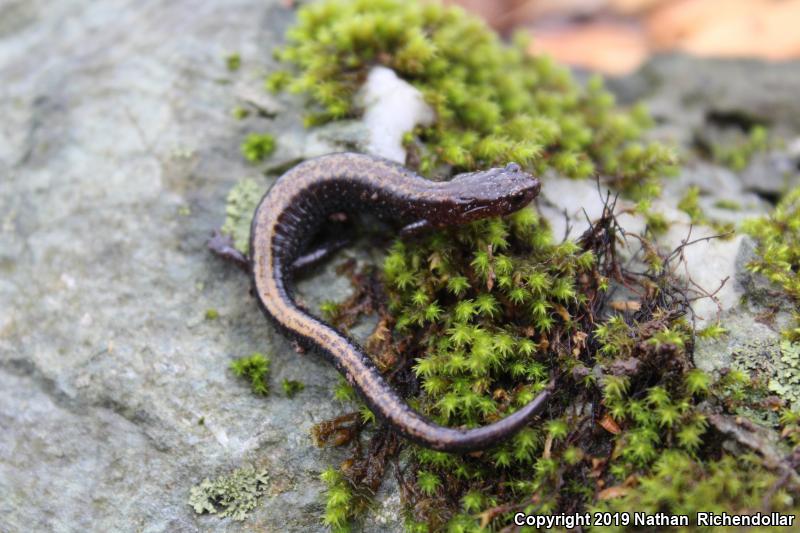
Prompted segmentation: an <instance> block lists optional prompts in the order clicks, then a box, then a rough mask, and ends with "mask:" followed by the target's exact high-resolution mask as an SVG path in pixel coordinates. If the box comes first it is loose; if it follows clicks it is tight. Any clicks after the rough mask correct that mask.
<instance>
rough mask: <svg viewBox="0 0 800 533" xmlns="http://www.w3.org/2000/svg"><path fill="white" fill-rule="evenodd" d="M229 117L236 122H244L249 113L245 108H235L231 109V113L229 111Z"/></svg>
mask: <svg viewBox="0 0 800 533" xmlns="http://www.w3.org/2000/svg"><path fill="white" fill-rule="evenodd" d="M231 115H232V116H233V118H235V119H236V120H244V119H245V118H247V117H249V116H250V111H248V110H247V109H246V108H244V107H242V106H236V107H234V108H233V111H231Z"/></svg>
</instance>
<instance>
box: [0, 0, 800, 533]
mask: <svg viewBox="0 0 800 533" xmlns="http://www.w3.org/2000/svg"><path fill="white" fill-rule="evenodd" d="M7 4H8V3H7ZM285 4H286V2H283V1H280V0H267V1H262V0H259V1H253V0H233V1H232V2H225V3H222V2H216V3H215V2H193V1H189V0H174V1H172V2H162V3H145V2H134V1H131V0H109V1H107V2H102V3H101V2H92V1H90V0H74V1H71V2H43V1H41V0H34V1H29V2H20V1H17V2H11V3H10V4H8V5H6V6H5V7H4V10H3V17H2V19H1V20H0V36H2V39H0V78H2V80H3V84H2V86H0V87H1V88H0V91H2V98H0V115H2V116H3V123H2V126H0V128H2V129H0V140H2V142H0V175H2V179H0V304H2V305H0V428H2V431H0V494H2V498H0V530H3V531H76V530H101V531H120V530H124V531H128V530H143V531H175V532H189V531H241V530H258V531H323V530H325V528H324V527H323V526H322V524H321V522H320V516H321V513H322V510H323V505H324V503H323V499H322V495H321V493H322V490H323V485H322V483H321V482H320V481H319V479H318V476H319V473H320V472H321V471H322V470H323V469H324V468H326V467H328V466H329V465H332V464H333V465H336V464H338V463H340V462H341V461H342V460H344V459H345V458H346V457H347V455H348V452H347V451H346V450H338V449H318V448H315V447H314V446H313V445H312V443H311V439H310V437H309V434H308V433H309V429H310V427H311V426H312V425H313V424H314V423H315V422H319V421H321V420H323V419H326V418H330V417H333V416H335V415H338V414H342V413H343V412H345V411H347V410H348V409H350V408H351V407H348V406H342V405H339V404H338V403H336V402H335V401H333V400H332V389H333V387H334V385H335V384H336V383H337V380H338V375H337V373H336V371H335V370H334V369H333V368H332V367H331V365H329V364H327V363H326V362H325V361H323V360H321V359H320V358H318V357H316V356H314V355H313V354H302V355H301V354H298V353H296V352H295V350H294V349H293V348H292V345H291V343H290V342H288V341H287V340H286V339H285V338H283V337H282V336H281V335H279V334H278V333H277V332H275V331H274V330H273V329H272V328H271V327H270V326H269V325H268V323H267V322H266V320H265V319H264V317H263V316H262V315H261V313H260V312H259V310H258V308H257V305H256V303H255V301H254V300H253V298H252V297H250V296H249V292H248V291H249V286H250V283H249V281H248V279H247V277H246V276H244V275H243V274H242V273H241V272H239V271H238V270H237V269H235V268H231V267H230V266H228V265H225V264H222V263H221V262H220V261H218V260H217V259H216V258H214V257H212V256H211V255H210V254H209V253H208V252H207V250H206V249H205V241H206V240H207V238H208V237H209V236H210V233H211V231H212V230H213V229H216V228H218V227H219V226H220V225H221V224H222V221H223V217H224V213H223V206H224V204H225V196H226V194H227V193H228V191H229V190H230V189H231V187H232V186H233V184H234V183H236V182H237V181H239V180H240V179H242V178H245V177H255V178H257V179H258V183H260V184H262V185H263V187H264V188H266V187H267V186H268V180H265V179H263V177H261V174H262V173H263V172H264V171H265V170H266V171H268V172H270V173H271V174H272V173H275V172H278V171H279V170H280V169H281V168H285V167H287V166H289V165H291V164H293V162H295V161H297V160H299V159H301V158H304V157H308V156H310V155H317V154H319V153H322V152H324V151H329V150H331V149H332V148H333V149H336V148H338V147H340V146H349V145H350V143H354V144H356V145H359V146H360V145H361V144H362V143H364V142H365V140H366V139H367V137H365V136H364V133H365V131H367V130H366V129H365V128H364V126H363V123H360V122H354V123H346V124H342V123H339V124H336V125H330V126H328V127H327V129H326V128H318V129H315V130H312V131H306V130H304V129H303V128H302V125H301V124H302V120H301V115H302V111H301V109H300V107H301V104H300V102H299V100H298V99H296V98H293V97H287V96H280V97H274V98H272V97H260V96H256V97H254V96H253V95H252V94H251V93H248V92H247V90H245V91H244V92H242V91H241V90H239V89H241V88H243V87H244V88H248V87H259V86H261V83H262V79H263V73H264V71H265V70H266V71H269V70H271V69H272V68H273V67H274V65H273V64H271V63H270V62H269V59H268V58H269V57H270V52H271V49H272V47H273V46H274V45H275V43H278V42H280V41H281V39H282V35H283V33H284V31H285V29H286V27H287V25H288V24H289V22H290V21H291V20H292V17H293V12H292V11H291V10H290V9H288V8H286V7H284V5H285ZM233 52H237V53H239V54H240V56H241V58H242V67H241V69H239V70H238V71H236V72H235V73H232V72H229V71H228V70H226V68H225V61H224V57H225V56H226V55H228V54H230V53H233ZM661 61H662V62H663V61H665V60H661ZM680 61H682V62H684V66H683V67H681V68H682V69H683V70H682V71H681V70H674V71H673V72H675V73H677V72H683V73H684V74H682V76H683V77H680V76H677V74H672V75H667V74H665V75H664V76H666V77H667V79H666V81H662V83H663V84H665V86H664V87H662V89H661V90H662V93H660V94H662V95H664V94H666V93H667V89H669V91H673V90H674V91H676V93H675V97H674V99H672V100H668V99H666V98H665V99H664V100H663V102H673V107H672V109H667V107H666V105H664V106H663V107H662V109H664V110H665V113H666V115H665V116H669V117H673V118H676V120H679V122H678V123H677V125H676V123H672V126H670V127H672V128H673V129H674V131H676V132H683V133H680V135H684V134H686V132H688V131H689V130H690V128H691V124H689V123H687V122H685V121H682V120H683V119H682V117H683V107H682V104H680V102H682V101H689V100H691V99H692V98H698V96H697V94H698V92H699V94H702V90H700V89H702V88H703V87H704V85H703V83H708V84H710V85H709V86H710V87H716V88H717V89H718V90H719V91H722V90H723V89H724V90H726V91H728V94H729V95H730V94H731V92H732V91H737V90H738V89H733V88H731V87H741V86H744V85H745V84H741V83H738V80H740V79H741V78H737V80H736V83H734V82H732V81H731V80H730V79H728V80H727V81H724V82H723V81H717V80H715V79H709V76H710V75H709V74H708V73H709V72H713V70H712V67H710V66H709V65H711V64H712V63H708V62H697V63H694V66H691V65H689V66H686V64H685V62H686V61H687V60H685V59H682V60H680ZM749 65H751V66H750V67H748V69H749V70H747V71H741V72H744V73H745V74H746V78H745V79H748V80H754V81H756V82H757V83H754V84H749V85H752V86H755V87H756V89H753V91H754V92H753V94H756V92H757V89H758V87H761V88H762V89H763V87H765V86H768V87H770V89H769V91H763V90H762V92H761V95H762V96H761V97H760V99H759V98H756V97H753V100H752V103H753V106H754V107H753V108H752V109H753V112H754V113H762V112H763V113H767V114H769V116H772V117H774V118H775V120H781V121H784V122H785V123H786V124H797V123H798V122H797V121H795V119H794V118H793V117H795V116H797V115H795V114H794V113H795V111H793V110H792V109H795V108H793V107H791V106H793V105H795V104H796V102H797V100H796V95H795V93H794V92H792V93H791V98H789V97H788V95H789V94H790V93H789V92H788V90H787V91H784V90H783V89H781V88H780V87H791V86H792V83H793V81H794V80H795V77H794V74H793V70H792V68H790V67H774V68H773V67H769V68H767V67H762V66H761V65H760V64H757V63H751V64H749ZM661 68H663V66H658V65H657V66H656V67H653V69H654V70H653V69H651V72H659V69H661ZM676 68H677V67H676ZM770 69H772V70H770ZM767 70H769V72H781V73H785V75H784V74H780V75H778V74H774V75H773V74H769V75H766V74H765V75H764V80H763V81H762V77H761V76H762V73H764V72H766V71H767ZM676 76H677V77H676ZM672 78H675V80H687V79H690V80H693V83H694V84H693V85H692V84H688V82H686V81H682V82H679V83H677V82H676V83H675V84H674V85H673V84H672V81H675V80H673V79H672ZM695 82H697V83H695ZM769 84H772V85H769ZM796 85H797V84H796V83H795V84H794V87H796ZM617 87H620V88H622V86H621V85H619V84H618V85H617ZM775 87H779V88H775ZM625 90H627V91H628V94H633V93H635V92H636V91H635V90H634V91H630V90H628V89H625ZM646 92H647V91H646ZM682 99H683V100H682ZM741 101H742V100H736V99H735V98H733V97H732V96H727V97H725V98H722V99H720V100H719V101H717V102H713V103H715V104H717V103H725V102H734V103H735V102H741ZM676 102H677V103H676ZM776 102H777V103H776ZM243 104H244V105H248V106H251V107H253V108H257V109H260V111H258V112H254V113H251V114H250V115H249V116H248V117H247V118H245V119H244V120H241V121H238V120H235V119H234V118H233V117H232V116H231V111H232V110H233V108H234V107H236V106H241V105H243ZM748 105H749V104H748ZM784 105H785V106H786V107H785V109H781V110H779V111H774V112H772V111H771V110H773V109H777V108H776V107H775V106H784ZM703 106H711V103H708V102H706V103H703V102H702V101H701V102H698V103H697V105H695V106H693V107H692V110H691V111H690V112H687V116H695V115H696V116H701V117H702V116H703V113H704V109H705V108H704V107H703ZM715 107H716V106H715ZM746 109H750V108H749V107H746ZM692 113H694V114H695V115H692ZM784 119H785V120H784ZM381 120H383V119H381ZM379 123H380V121H379ZM404 127H406V126H404ZM395 131H400V130H399V129H398V130H395ZM250 132H269V133H272V134H274V135H276V138H277V150H276V153H275V154H274V156H273V157H272V158H271V159H270V160H268V161H267V162H265V164H264V165H263V167H253V166H249V165H247V164H246V163H245V162H244V161H243V159H242V157H241V155H240V152H239V143H240V142H241V139H242V138H243V136H244V135H245V134H246V133H250ZM392 135H393V137H392V138H393V139H395V140H396V136H397V135H396V133H394V134H392ZM686 135H687V136H688V134H686ZM578 184H579V185H578ZM561 186H562V187H564V188H565V191H567V194H566V195H567V196H569V195H571V194H573V193H574V192H575V191H576V190H577V189H574V188H573V187H575V186H580V187H582V189H581V191H580V195H579V197H580V198H586V199H587V201H586V202H585V203H586V205H587V206H589V207H591V209H590V211H591V212H592V213H596V207H597V204H591V203H590V202H589V200H588V199H589V198H590V197H591V196H592V195H595V194H596V193H597V191H596V190H595V189H594V185H593V184H591V183H589V182H569V183H566V182H565V183H563V184H562V185H561ZM548 187H551V188H552V189H555V188H556V182H555V181H554V182H553V183H552V184H549V183H548V184H546V185H545V190H547V189H548ZM596 197H597V198H598V199H599V195H597V196H596ZM581 201H583V200H581ZM573 207H575V208H574V209H573V210H572V212H571V213H570V216H571V217H573V218H574V220H576V221H577V220H579V219H580V218H581V217H582V212H581V211H580V210H579V209H578V208H577V207H576V206H573ZM631 223H632V224H633V223H634V221H631ZM577 227H578V226H576V228H577ZM377 253H378V252H376V251H375V250H374V249H370V250H359V249H349V250H348V251H346V252H344V255H346V256H352V257H356V258H357V259H359V260H364V259H366V258H370V259H371V260H373V261H375V260H376V258H375V254H377ZM707 253H716V252H714V251H708V252H707ZM341 257H342V256H340V258H341ZM340 261H341V259H339V260H336V259H334V261H332V262H331V263H329V264H328V265H327V266H326V267H325V268H324V269H323V271H322V272H321V273H319V274H318V275H316V276H314V277H311V278H309V279H308V280H306V281H305V282H304V283H302V284H301V285H300V287H299V293H300V297H301V298H303V299H304V300H305V301H306V302H307V303H308V304H309V305H310V306H311V307H312V309H313V308H315V307H318V305H319V303H320V302H321V301H323V300H328V299H334V300H336V299H342V298H344V297H345V296H346V295H347V294H348V293H349V291H350V286H349V282H348V281H347V280H346V279H344V278H342V277H340V276H337V275H336V274H335V272H334V268H335V266H336V265H337V264H338V263H339V262H340ZM208 309H214V310H216V311H217V313H218V318H216V319H209V318H207V313H206V310H208ZM210 316H213V313H211V314H210ZM741 324H742V325H741V328H739V327H738V326H736V331H735V332H734V331H732V333H731V337H730V340H729V341H727V342H733V339H736V338H741V337H744V336H745V335H752V336H756V335H762V333H763V332H761V331H753V332H749V330H747V329H746V328H747V327H749V326H752V327H753V328H759V327H760V325H756V324H758V323H757V322H754V321H753V320H752V315H743V318H742V321H741ZM368 330H369V323H365V324H363V325H362V326H361V327H360V329H357V330H356V331H355V332H354V334H355V335H357V336H358V335H361V336H363V335H364V334H365V333H366V332H367V331H368ZM254 351H259V352H262V353H264V354H266V355H267V356H268V357H270V359H271V362H272V374H271V382H272V384H273V390H274V392H273V393H272V394H271V395H270V396H268V397H266V398H261V397H256V396H254V395H253V394H252V393H251V392H250V390H249V388H248V386H247V384H246V383H244V382H243V381H240V380H238V379H237V378H235V376H233V375H232V373H231V372H230V371H229V370H228V365H229V363H230V361H231V360H232V359H234V358H236V357H241V356H244V355H248V354H250V353H252V352H254ZM699 357H700V358H701V359H702V357H703V355H702V353H701V354H700V355H699ZM282 379H296V380H300V381H302V382H303V383H304V384H305V385H306V387H305V390H303V391H302V392H300V393H299V394H297V396H295V397H294V398H293V399H289V398H286V397H285V396H284V395H283V394H282V393H281V392H280V386H279V384H280V382H281V380H282ZM250 465H252V466H253V467H255V468H257V469H258V470H259V471H262V470H265V471H266V472H268V476H269V481H268V484H267V487H266V493H265V495H264V496H263V497H262V498H261V500H260V503H259V504H258V505H257V506H256V508H255V509H254V510H253V511H252V513H251V514H250V515H249V516H247V517H246V519H245V521H244V523H243V524H240V523H238V522H234V521H232V520H231V519H219V518H218V517H216V516H212V515H207V514H204V515H197V514H195V513H194V511H193V510H192V508H191V507H190V505H189V504H188V500H189V494H190V490H191V488H192V487H193V486H195V485H197V484H199V483H201V482H202V480H203V479H205V478H209V479H212V480H213V479H218V478H221V477H224V476H227V475H229V474H230V473H231V472H233V471H235V470H236V469H239V468H243V467H248V466H250ZM363 527H364V529H365V530H380V531H387V532H391V531H400V530H401V529H402V518H401V516H400V513H399V500H398V491H397V489H396V487H395V485H393V484H392V482H391V481H388V482H387V483H386V484H385V485H384V486H383V487H382V488H381V491H380V492H379V494H378V496H377V502H376V510H375V511H374V512H373V514H372V515H370V516H369V517H368V518H367V519H366V520H365V523H364V526H363Z"/></svg>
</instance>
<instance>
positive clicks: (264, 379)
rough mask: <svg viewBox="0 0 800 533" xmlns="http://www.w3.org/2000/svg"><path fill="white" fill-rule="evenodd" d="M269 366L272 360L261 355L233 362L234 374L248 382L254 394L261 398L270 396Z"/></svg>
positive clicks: (253, 355) (249, 356) (255, 354)
mask: <svg viewBox="0 0 800 533" xmlns="http://www.w3.org/2000/svg"><path fill="white" fill-rule="evenodd" d="M269 366H270V360H269V359H268V358H267V357H265V356H264V355H263V354H260V353H254V354H252V355H248V356H247V357H242V358H241V359H236V360H235V361H231V370H232V371H233V373H234V374H236V375H237V376H239V377H241V378H244V379H246V380H248V381H249V382H250V388H251V389H252V391H253V393H254V394H258V395H259V396H266V395H267V394H269Z"/></svg>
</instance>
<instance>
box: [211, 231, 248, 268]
mask: <svg viewBox="0 0 800 533" xmlns="http://www.w3.org/2000/svg"><path fill="white" fill-rule="evenodd" d="M206 246H208V249H209V250H211V253H213V254H214V255H216V256H217V257H221V258H222V259H224V260H225V261H229V262H231V263H233V264H234V265H236V266H238V267H239V268H241V269H242V270H244V271H245V272H250V259H249V258H248V257H247V256H246V255H245V254H243V253H242V252H240V251H239V250H237V249H236V247H234V245H233V239H231V238H230V236H228V235H223V234H222V233H220V232H218V231H215V232H214V234H213V235H212V236H211V238H210V239H209V240H208V243H206Z"/></svg>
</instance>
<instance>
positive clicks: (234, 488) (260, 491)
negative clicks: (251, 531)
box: [189, 466, 269, 522]
mask: <svg viewBox="0 0 800 533" xmlns="http://www.w3.org/2000/svg"><path fill="white" fill-rule="evenodd" d="M267 483H269V475H268V473H267V471H266V470H256V468H255V467H254V466H246V467H243V468H239V469H237V470H234V471H233V472H231V473H230V474H228V475H226V476H221V477H218V478H217V479H215V480H213V481H211V480H210V479H208V478H206V479H204V480H203V481H202V482H201V483H200V484H199V485H197V486H195V487H192V489H191V490H190V493H189V505H191V506H192V507H193V508H194V512H195V513H197V514H202V513H211V514H216V515H218V516H219V517H220V518H225V517H228V516H229V517H231V518H233V519H234V520H236V521H239V522H241V521H243V520H244V519H245V518H246V517H247V514H248V513H249V512H250V511H252V510H253V509H255V508H256V505H257V504H258V500H259V499H260V498H261V496H263V495H264V493H265V492H266V489H267Z"/></svg>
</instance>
